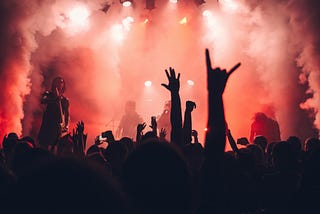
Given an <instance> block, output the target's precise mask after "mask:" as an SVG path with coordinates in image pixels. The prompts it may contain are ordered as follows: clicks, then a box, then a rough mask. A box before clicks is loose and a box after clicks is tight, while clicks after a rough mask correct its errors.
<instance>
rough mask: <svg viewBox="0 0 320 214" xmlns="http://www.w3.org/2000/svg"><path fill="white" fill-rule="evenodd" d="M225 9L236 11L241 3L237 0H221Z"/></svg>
mask: <svg viewBox="0 0 320 214" xmlns="http://www.w3.org/2000/svg"><path fill="white" fill-rule="evenodd" d="M219 2H220V3H221V4H222V6H223V8H224V9H225V10H230V11H235V10H237V9H239V6H240V5H239V4H238V3H237V2H236V1H235V0H220V1H219Z"/></svg>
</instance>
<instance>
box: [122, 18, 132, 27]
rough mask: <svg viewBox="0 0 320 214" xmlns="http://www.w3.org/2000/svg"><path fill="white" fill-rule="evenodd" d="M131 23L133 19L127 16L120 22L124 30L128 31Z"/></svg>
mask: <svg viewBox="0 0 320 214" xmlns="http://www.w3.org/2000/svg"><path fill="white" fill-rule="evenodd" d="M133 22H134V19H133V18H132V17H131V16H127V17H126V18H125V19H123V20H122V25H123V27H124V29H125V30H127V31H129V30H130V28H131V24H132V23H133Z"/></svg>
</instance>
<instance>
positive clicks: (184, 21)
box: [179, 17, 188, 25]
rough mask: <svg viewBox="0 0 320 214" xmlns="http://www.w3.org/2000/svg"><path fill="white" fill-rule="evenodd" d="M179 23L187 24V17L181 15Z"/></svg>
mask: <svg viewBox="0 0 320 214" xmlns="http://www.w3.org/2000/svg"><path fill="white" fill-rule="evenodd" d="M179 23H180V24H182V25H185V24H187V23H188V19H187V17H183V18H182V19H181V20H180V21H179Z"/></svg>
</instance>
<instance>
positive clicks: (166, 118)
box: [157, 100, 171, 138]
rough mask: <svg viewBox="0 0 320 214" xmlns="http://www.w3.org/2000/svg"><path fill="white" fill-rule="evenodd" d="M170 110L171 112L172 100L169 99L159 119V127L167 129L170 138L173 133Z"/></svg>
mask: <svg viewBox="0 0 320 214" xmlns="http://www.w3.org/2000/svg"><path fill="white" fill-rule="evenodd" d="M170 112H171V100H168V101H166V102H165V105H164V108H163V112H162V113H161V115H160V116H159V118H158V121H157V124H158V128H159V129H160V130H161V129H165V130H166V131H167V134H168V136H169V138H170V133H171V122H170Z"/></svg>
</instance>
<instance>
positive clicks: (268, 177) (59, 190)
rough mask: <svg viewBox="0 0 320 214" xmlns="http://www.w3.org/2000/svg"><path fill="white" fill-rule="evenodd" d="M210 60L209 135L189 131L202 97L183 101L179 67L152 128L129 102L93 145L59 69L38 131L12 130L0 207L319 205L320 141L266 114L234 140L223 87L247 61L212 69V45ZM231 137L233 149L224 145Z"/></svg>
mask: <svg viewBox="0 0 320 214" xmlns="http://www.w3.org/2000/svg"><path fill="white" fill-rule="evenodd" d="M205 60H206V66H207V71H203V75H207V86H204V87H207V91H208V119H207V131H206V136H205V142H203V143H201V142H199V140H198V133H197V131H196V130H193V129H192V111H193V110H194V109H195V108H196V103H194V102H193V101H187V102H186V103H185V105H182V103H181V100H180V95H179V89H180V74H179V73H178V72H176V71H175V70H174V68H171V67H170V68H168V69H167V70H165V75H166V76H167V78H168V83H164V84H162V86H163V87H164V90H167V91H168V93H170V97H171V99H170V102H168V103H167V104H166V106H165V111H164V113H165V114H166V115H163V117H162V118H161V120H157V119H156V118H154V117H153V118H152V119H151V125H150V127H151V129H152V131H147V132H145V131H144V130H145V128H146V126H147V125H148V124H146V123H144V122H143V121H142V119H141V117H140V116H139V115H138V114H137V113H136V112H135V102H134V101H129V102H127V105H126V109H125V114H124V116H123V118H122V120H121V122H120V125H119V128H118V130H117V131H116V133H112V131H110V130H109V131H106V132H103V133H102V134H101V136H100V135H99V136H98V137H97V138H96V140H95V142H94V144H93V145H91V144H90V145H91V146H87V144H89V143H87V134H86V131H85V122H83V121H79V122H78V123H77V126H76V128H75V130H74V131H73V132H72V133H68V129H69V127H68V121H69V120H68V118H69V110H68V106H69V100H68V99H67V98H66V97H64V96H63V93H64V89H65V87H64V86H65V83H64V80H63V79H62V78H61V77H57V78H56V79H55V80H54V81H53V84H52V88H51V91H46V92H45V93H44V94H43V95H42V97H41V103H42V104H44V105H46V111H45V113H44V116H43V120H42V125H41V129H40V131H39V137H38V138H37V139H33V138H31V137H28V136H25V137H19V136H18V135H17V134H15V133H8V135H6V136H5V137H4V139H3V142H2V148H1V156H0V204H1V208H0V210H2V211H3V212H1V213H14V214H15V213H19V214H21V213H117V214H128V213H133V214H147V213H148V214H167V213H172V214H206V213H239V214H240V213H241V214H251V213H252V214H269V213H270V214H273V213H281V214H285V213H320V206H319V205H318V199H319V195H320V140H319V139H318V138H315V137H310V138H308V139H306V140H304V139H299V138H298V137H296V136H291V137H289V138H288V139H285V140H284V139H281V138H280V129H279V124H278V123H277V122H276V121H275V120H273V119H271V118H269V117H268V116H266V115H265V114H264V113H261V112H259V113H257V114H256V115H255V117H254V119H255V121H254V122H253V123H252V126H251V134H250V139H249V140H248V139H246V138H239V139H238V140H237V139H236V138H235V136H233V135H232V130H229V129H228V125H227V124H228V122H229V121H226V119H225V110H224V105H223V93H224V89H225V87H226V84H227V81H228V79H229V77H230V75H236V73H237V71H236V70H237V68H238V67H239V66H240V65H241V64H240V63H238V64H236V65H235V66H234V67H233V68H231V69H230V70H228V71H226V70H224V69H222V68H219V67H217V68H212V66H211V60H210V55H209V51H208V50H206V54H205ZM183 107H185V108H183ZM182 109H184V112H183V111H182ZM164 113H163V114H164ZM183 113H184V114H183ZM182 115H184V117H182ZM164 118H165V119H164ZM231 122H232V121H230V123H231ZM162 124H165V125H162ZM280 125H281V124H280ZM119 136H121V137H119ZM227 143H228V144H230V147H231V148H232V151H225V148H226V144H227Z"/></svg>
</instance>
